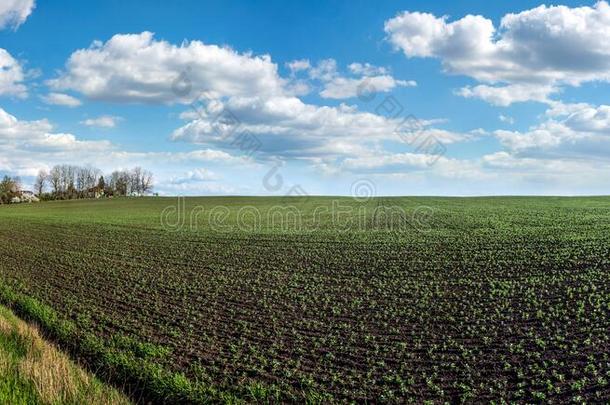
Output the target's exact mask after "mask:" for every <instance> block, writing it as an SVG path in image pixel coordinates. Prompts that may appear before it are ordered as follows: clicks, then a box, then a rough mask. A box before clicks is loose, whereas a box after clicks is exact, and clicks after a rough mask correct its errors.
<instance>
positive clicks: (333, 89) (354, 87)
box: [320, 75, 417, 99]
mask: <svg viewBox="0 0 610 405" xmlns="http://www.w3.org/2000/svg"><path fill="white" fill-rule="evenodd" d="M416 85H417V83H415V81H413V80H409V81H406V80H396V79H394V78H393V77H392V76H389V75H382V76H371V77H361V78H357V79H354V78H345V77H335V78H334V79H332V80H331V81H329V82H328V83H326V84H325V86H324V89H323V90H322V91H321V92H320V96H322V97H324V98H334V99H346V98H353V97H357V96H366V95H368V94H374V93H376V92H382V93H386V92H388V91H390V90H392V89H394V88H395V87H414V86H416Z"/></svg>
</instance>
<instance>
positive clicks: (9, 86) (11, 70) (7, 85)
mask: <svg viewBox="0 0 610 405" xmlns="http://www.w3.org/2000/svg"><path fill="white" fill-rule="evenodd" d="M24 79H25V75H24V72H23V68H22V66H21V64H19V62H18V61H17V60H16V59H14V58H13V57H12V56H11V54H10V53H8V52H7V51H6V50H5V49H2V48H0V96H5V95H8V96H16V97H19V98H25V97H27V89H26V87H25V85H23V83H22V82H23V80H24Z"/></svg>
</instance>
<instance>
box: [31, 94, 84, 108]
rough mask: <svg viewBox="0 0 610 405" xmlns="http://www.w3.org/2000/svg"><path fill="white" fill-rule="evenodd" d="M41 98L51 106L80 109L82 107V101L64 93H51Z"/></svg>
mask: <svg viewBox="0 0 610 405" xmlns="http://www.w3.org/2000/svg"><path fill="white" fill-rule="evenodd" d="M40 98H41V99H42V101H44V102H45V103H47V104H51V105H62V106H66V107H78V106H80V105H82V103H81V101H80V100H79V99H77V98H76V97H72V96H70V95H68V94H63V93H49V94H47V95H46V96H41V97H40Z"/></svg>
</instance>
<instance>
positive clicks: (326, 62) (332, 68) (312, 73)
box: [309, 59, 338, 82]
mask: <svg viewBox="0 0 610 405" xmlns="http://www.w3.org/2000/svg"><path fill="white" fill-rule="evenodd" d="M337 75H338V72H337V61H336V60H334V59H323V60H321V61H319V62H318V63H317V65H316V66H315V67H311V68H310V69H309V77H311V78H312V79H317V80H322V81H325V82H327V81H330V80H332V79H334V78H335V77H336V76H337Z"/></svg>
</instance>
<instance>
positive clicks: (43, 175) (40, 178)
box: [34, 169, 49, 197]
mask: <svg viewBox="0 0 610 405" xmlns="http://www.w3.org/2000/svg"><path fill="white" fill-rule="evenodd" d="M48 178H49V174H48V173H47V172H46V170H44V169H41V170H39V171H38V175H37V176H36V180H35V181H34V191H35V192H36V194H37V195H38V196H39V197H40V196H41V195H42V193H43V192H44V189H45V187H46V185H47V180H48Z"/></svg>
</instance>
